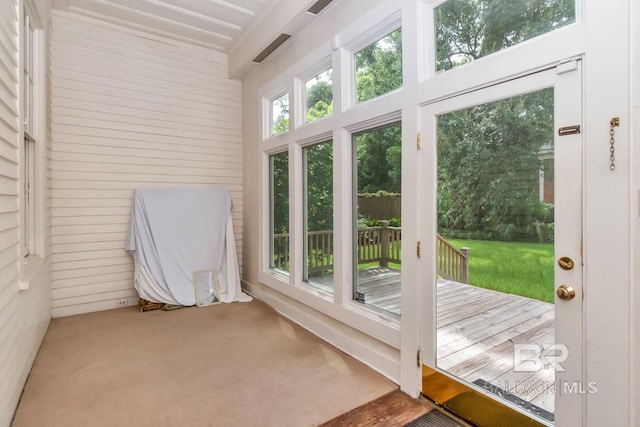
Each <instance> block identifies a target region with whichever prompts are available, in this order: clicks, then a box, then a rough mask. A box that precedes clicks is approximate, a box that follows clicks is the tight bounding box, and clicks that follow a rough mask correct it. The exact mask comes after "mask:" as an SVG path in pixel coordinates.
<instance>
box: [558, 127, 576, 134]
mask: <svg viewBox="0 0 640 427" xmlns="http://www.w3.org/2000/svg"><path fill="white" fill-rule="evenodd" d="M576 133H580V125H573V126H565V127H563V128H559V129H558V135H560V136H566V135H575V134H576Z"/></svg>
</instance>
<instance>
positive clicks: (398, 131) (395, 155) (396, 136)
mask: <svg viewBox="0 0 640 427" xmlns="http://www.w3.org/2000/svg"><path fill="white" fill-rule="evenodd" d="M401 152H402V126H401V125H400V123H395V124H392V125H390V126H386V127H383V128H379V129H374V130H371V131H367V132H364V133H361V134H359V135H357V136H356V156H357V160H358V193H359V194H361V193H375V192H379V191H386V192H389V193H399V192H400V191H401V189H402V187H401V174H402V171H401V165H400V163H401Z"/></svg>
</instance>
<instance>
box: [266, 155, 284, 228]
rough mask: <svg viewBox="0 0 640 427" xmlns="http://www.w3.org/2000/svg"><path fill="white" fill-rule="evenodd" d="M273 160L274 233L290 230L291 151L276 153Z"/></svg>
mask: <svg viewBox="0 0 640 427" xmlns="http://www.w3.org/2000/svg"><path fill="white" fill-rule="evenodd" d="M270 161H271V188H272V201H271V205H272V209H273V214H272V215H273V218H272V221H273V225H272V227H273V234H284V233H288V232H289V152H288V151H285V152H283V153H278V154H274V155H272V156H271V157H270Z"/></svg>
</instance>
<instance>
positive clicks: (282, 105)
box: [272, 93, 289, 134]
mask: <svg viewBox="0 0 640 427" xmlns="http://www.w3.org/2000/svg"><path fill="white" fill-rule="evenodd" d="M272 108H273V110H274V112H275V113H278V115H277V116H276V117H275V118H274V120H273V133H274V134H278V133H282V132H286V131H288V130H289V94H288V93H285V94H284V95H282V96H281V97H280V98H278V99H275V100H274V101H273V103H272Z"/></svg>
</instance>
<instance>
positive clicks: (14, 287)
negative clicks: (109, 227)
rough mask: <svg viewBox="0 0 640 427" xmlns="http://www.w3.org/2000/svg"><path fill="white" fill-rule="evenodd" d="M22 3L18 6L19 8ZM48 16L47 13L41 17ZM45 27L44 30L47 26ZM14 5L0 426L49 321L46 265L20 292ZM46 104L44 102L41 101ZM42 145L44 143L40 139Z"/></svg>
mask: <svg viewBox="0 0 640 427" xmlns="http://www.w3.org/2000/svg"><path fill="white" fill-rule="evenodd" d="M21 4H22V2H20V5H21ZM42 12H43V16H45V17H46V16H48V11H42ZM43 24H45V25H46V24H47V23H46V22H45V23H43ZM18 28H19V15H18V0H2V1H0V384H2V388H1V389H0V425H2V426H6V425H10V423H11V419H12V417H13V414H14V411H15V408H16V406H17V404H18V400H19V398H20V394H21V393H22V388H23V387H24V383H25V382H26V379H27V376H28V374H29V371H30V370H31V365H32V364H33V361H34V359H35V355H36V353H37V351H38V349H39V347H40V343H41V342H42V338H43V337H44V334H45V332H46V329H47V326H48V324H49V319H50V311H49V310H50V302H51V288H50V281H49V275H50V270H49V268H48V264H47V262H46V260H45V262H44V263H43V264H42V267H41V268H40V269H39V271H38V272H37V273H36V275H35V276H33V277H31V278H30V281H29V284H30V286H29V289H27V290H22V291H21V290H19V289H20V265H21V264H20V250H19V248H20V231H19V217H20V215H19V192H18V188H19V185H18V179H19V160H18V159H19V152H18V150H19V149H18V147H19V140H20V124H19V123H20V120H19V99H18V96H19V93H20V91H19V63H20V59H19V58H20V55H19V50H18V46H19V45H20V44H19V43H18V37H19V32H18ZM45 99H46V96H45ZM42 143H45V144H46V138H44V137H43V138H42Z"/></svg>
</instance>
